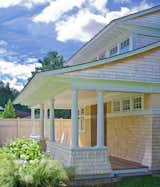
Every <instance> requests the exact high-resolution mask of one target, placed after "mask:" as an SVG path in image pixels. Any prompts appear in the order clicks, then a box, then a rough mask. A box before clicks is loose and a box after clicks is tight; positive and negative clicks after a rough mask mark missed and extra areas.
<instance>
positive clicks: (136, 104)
mask: <svg viewBox="0 0 160 187" xmlns="http://www.w3.org/2000/svg"><path fill="white" fill-rule="evenodd" d="M133 109H142V97H135V98H133Z"/></svg>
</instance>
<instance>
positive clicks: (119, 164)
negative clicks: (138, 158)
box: [109, 156, 147, 170]
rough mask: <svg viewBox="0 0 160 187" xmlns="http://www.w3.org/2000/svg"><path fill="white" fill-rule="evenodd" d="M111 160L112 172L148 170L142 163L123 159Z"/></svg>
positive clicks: (113, 158)
mask: <svg viewBox="0 0 160 187" xmlns="http://www.w3.org/2000/svg"><path fill="white" fill-rule="evenodd" d="M109 159H110V162H111V167H112V170H121V169H139V168H147V166H144V165H142V164H140V163H137V162H133V161H128V160H125V159H122V158H117V157H113V156H110V157H109Z"/></svg>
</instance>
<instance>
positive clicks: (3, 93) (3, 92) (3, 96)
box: [0, 81, 18, 107]
mask: <svg viewBox="0 0 160 187" xmlns="http://www.w3.org/2000/svg"><path fill="white" fill-rule="evenodd" d="M17 95H18V91H17V90H15V89H12V88H10V86H9V83H7V84H4V83H3V82H2V81H0V106H2V107H4V106H5V104H6V103H7V101H8V100H9V99H11V101H12V100H13V99H14V98H15V97H16V96H17Z"/></svg>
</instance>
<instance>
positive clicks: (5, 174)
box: [0, 150, 20, 187]
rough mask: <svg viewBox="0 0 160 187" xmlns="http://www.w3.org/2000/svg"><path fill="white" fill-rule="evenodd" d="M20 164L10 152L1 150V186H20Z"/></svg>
mask: <svg viewBox="0 0 160 187" xmlns="http://www.w3.org/2000/svg"><path fill="white" fill-rule="evenodd" d="M19 178H20V175H19V165H18V163H17V162H16V161H15V159H14V158H13V157H12V155H10V154H6V153H3V151H2V150H1V151H0V186H3V187H18V186H19Z"/></svg>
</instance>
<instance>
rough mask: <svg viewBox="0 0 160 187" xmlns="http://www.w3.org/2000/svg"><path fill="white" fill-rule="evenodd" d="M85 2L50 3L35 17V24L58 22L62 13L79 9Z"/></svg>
mask: <svg viewBox="0 0 160 187" xmlns="http://www.w3.org/2000/svg"><path fill="white" fill-rule="evenodd" d="M84 2H85V0H57V1H52V2H50V4H49V6H47V7H46V8H45V9H44V10H43V11H42V12H41V13H40V14H39V15H37V16H35V17H34V18H33V20H34V21H35V22H45V23H49V22H51V21H52V22H54V21H56V20H58V19H59V18H60V17H61V16H63V15H64V13H66V12H68V11H70V10H72V9H73V8H75V7H76V8H80V7H81V5H82V4H83V3H84Z"/></svg>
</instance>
